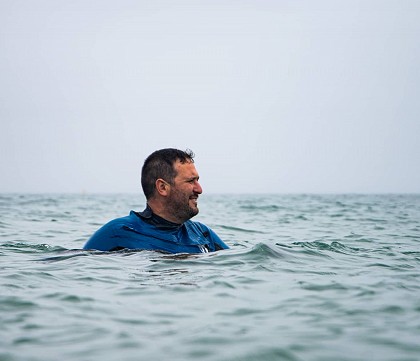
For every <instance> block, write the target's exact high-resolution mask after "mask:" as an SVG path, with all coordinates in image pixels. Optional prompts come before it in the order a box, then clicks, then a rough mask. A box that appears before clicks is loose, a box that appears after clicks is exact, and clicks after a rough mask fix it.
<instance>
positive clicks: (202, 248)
mask: <svg viewBox="0 0 420 361" xmlns="http://www.w3.org/2000/svg"><path fill="white" fill-rule="evenodd" d="M83 248H84V249H96V250H99V251H116V250H120V249H124V248H128V249H142V250H152V251H161V252H167V253H206V252H214V251H218V250H221V249H227V248H229V247H228V246H227V245H226V244H225V243H224V242H223V241H222V240H221V239H220V238H219V236H218V235H217V234H216V233H215V232H214V231H212V230H211V229H210V228H208V227H207V226H205V225H204V224H202V223H199V222H193V221H191V220H188V221H186V222H185V223H183V224H176V223H172V222H169V221H167V220H165V219H163V218H161V217H159V216H157V215H156V214H154V213H153V212H152V210H151V209H150V207H147V208H146V209H145V210H144V211H143V212H134V211H131V212H130V214H129V215H128V216H126V217H122V218H117V219H114V220H112V221H110V222H108V223H107V224H105V225H104V226H102V227H101V228H100V229H99V230H97V231H96V232H95V233H94V234H93V236H92V237H91V238H90V239H89V240H88V241H87V243H86V244H85V246H84V247H83Z"/></svg>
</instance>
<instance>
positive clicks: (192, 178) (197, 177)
mask: <svg viewBox="0 0 420 361" xmlns="http://www.w3.org/2000/svg"><path fill="white" fill-rule="evenodd" d="M195 179H197V180H199V179H200V176H199V175H196V176H192V177H188V178H187V180H195Z"/></svg>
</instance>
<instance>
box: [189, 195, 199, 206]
mask: <svg viewBox="0 0 420 361" xmlns="http://www.w3.org/2000/svg"><path fill="white" fill-rule="evenodd" d="M190 200H191V201H193V203H194V204H195V205H197V203H198V197H197V196H192V197H190Z"/></svg>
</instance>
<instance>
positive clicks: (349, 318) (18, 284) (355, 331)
mask: <svg viewBox="0 0 420 361" xmlns="http://www.w3.org/2000/svg"><path fill="white" fill-rule="evenodd" d="M0 205H1V206H0V216H1V218H0V234H1V246H0V290H1V291H0V360H1V361H6V360H25V361H30V360H42V361H46V360H78V361H79V360H101V361H108V360H109V361H111V360H214V361H216V360H217V361H220V360H234V361H235V360H238V361H239V360H241V361H242V360H258V361H260V360H319V361H325V360H381V361H382V360H406V361H408V360H420V249H419V241H420V196H419V195H260V196H256V195H253V196H252V195H242V196H240V195H234V196H233V195H230V196H228V195H225V196H222V195H218V196H216V195H207V196H203V197H202V200H201V202H200V215H199V216H197V217H196V219H197V220H200V221H202V222H204V223H206V224H208V225H209V226H210V227H212V228H213V229H214V230H215V231H216V232H217V233H218V234H219V235H220V236H221V238H222V239H223V240H224V241H225V242H226V243H228V244H229V245H230V246H231V249H230V250H227V251H221V252H217V253H212V254H203V255H194V256H183V255H175V256H169V255H163V254H159V253H154V252H119V253H112V254H107V253H100V252H85V251H81V250H80V249H81V248H82V246H83V244H84V242H85V241H86V239H87V238H88V237H89V235H90V234H91V233H92V232H93V231H95V230H96V229H97V228H98V227H99V226H101V225H102V224H103V223H105V222H106V221H108V220H110V219H112V218H115V217H118V216H123V215H126V214H128V212H129V210H130V209H136V210H141V209H142V208H143V206H144V200H143V199H142V198H141V197H140V196H137V195H23V194H22V195H19V194H17V195H2V196H1V197H0Z"/></svg>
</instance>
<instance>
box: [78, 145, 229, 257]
mask: <svg viewBox="0 0 420 361" xmlns="http://www.w3.org/2000/svg"><path fill="white" fill-rule="evenodd" d="M198 179H199V176H198V173H197V170H196V169H195V166H194V153H192V152H191V151H185V152H183V151H181V150H178V149H172V148H168V149H161V150H158V151H156V152H154V153H152V154H151V155H150V156H149V157H148V158H147V159H146V160H145V162H144V165H143V168H142V172H141V185H142V188H143V192H144V195H145V196H146V200H147V205H146V209H145V210H144V211H143V212H134V211H131V212H130V214H129V215H128V216H126V217H122V218H117V219H114V220H112V221H110V222H109V223H107V224H105V225H104V226H103V227H102V228H100V229H99V230H98V231H96V233H95V234H94V235H93V236H92V237H91V238H90V239H89V240H88V242H87V243H86V245H85V246H84V249H96V250H100V251H116V250H120V249H124V248H128V249H143V250H154V251H161V252H167V253H206V252H213V251H218V250H221V249H226V248H229V247H228V246H227V245H226V244H225V243H224V242H223V241H222V240H221V239H220V238H219V237H218V236H217V234H216V233H215V232H214V231H212V230H211V229H210V228H208V227H207V226H205V225H204V224H202V223H199V222H193V221H191V220H190V218H192V217H194V216H195V215H197V214H198V207H197V202H198V197H199V195H200V194H201V193H202V191H203V190H202V188H201V186H200V183H198Z"/></svg>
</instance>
